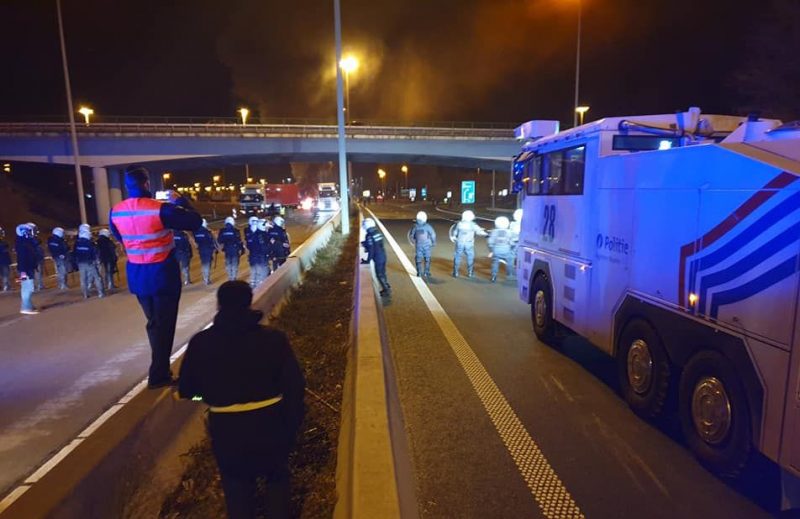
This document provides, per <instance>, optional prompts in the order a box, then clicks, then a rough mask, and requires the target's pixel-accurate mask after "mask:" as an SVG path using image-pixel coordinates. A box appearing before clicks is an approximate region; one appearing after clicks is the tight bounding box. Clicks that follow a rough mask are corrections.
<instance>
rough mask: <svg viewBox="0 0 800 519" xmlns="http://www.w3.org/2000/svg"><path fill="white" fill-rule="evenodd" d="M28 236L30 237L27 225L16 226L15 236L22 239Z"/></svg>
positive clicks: (29, 229)
mask: <svg viewBox="0 0 800 519" xmlns="http://www.w3.org/2000/svg"><path fill="white" fill-rule="evenodd" d="M30 235H31V228H30V227H28V224H26V223H21V224H19V225H17V236H19V237H20V238H23V237H26V236H30Z"/></svg>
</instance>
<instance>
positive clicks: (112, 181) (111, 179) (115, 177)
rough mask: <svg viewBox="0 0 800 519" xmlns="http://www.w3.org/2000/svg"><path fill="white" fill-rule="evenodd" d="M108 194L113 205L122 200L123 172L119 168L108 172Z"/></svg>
mask: <svg viewBox="0 0 800 519" xmlns="http://www.w3.org/2000/svg"><path fill="white" fill-rule="evenodd" d="M108 194H109V198H110V199H111V207H114V206H115V205H117V204H118V203H120V202H122V172H120V170H118V169H112V170H109V172H108Z"/></svg>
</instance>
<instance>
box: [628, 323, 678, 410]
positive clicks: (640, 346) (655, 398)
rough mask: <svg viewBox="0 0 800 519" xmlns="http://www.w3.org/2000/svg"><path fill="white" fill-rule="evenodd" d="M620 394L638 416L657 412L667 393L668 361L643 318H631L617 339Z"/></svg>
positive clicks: (657, 339) (660, 344) (654, 334)
mask: <svg viewBox="0 0 800 519" xmlns="http://www.w3.org/2000/svg"><path fill="white" fill-rule="evenodd" d="M617 373H618V375H619V384H620V390H621V392H622V396H623V397H624V398H625V401H626V402H628V405H629V406H630V408H631V409H632V410H633V411H634V412H635V413H636V414H638V415H639V416H641V417H642V418H647V419H652V418H655V417H657V416H658V415H660V414H661V411H662V410H663V409H664V402H666V400H667V395H668V394H669V382H670V363H669V358H668V357H667V352H666V350H665V349H664V345H663V344H662V342H661V338H660V337H659V336H658V334H657V333H656V331H655V330H654V329H653V327H652V326H651V325H650V323H648V322H647V321H645V320H643V319H633V320H631V321H630V322H629V323H628V324H626V325H625V328H624V329H623V330H622V333H621V334H620V337H619V340H618V342H617Z"/></svg>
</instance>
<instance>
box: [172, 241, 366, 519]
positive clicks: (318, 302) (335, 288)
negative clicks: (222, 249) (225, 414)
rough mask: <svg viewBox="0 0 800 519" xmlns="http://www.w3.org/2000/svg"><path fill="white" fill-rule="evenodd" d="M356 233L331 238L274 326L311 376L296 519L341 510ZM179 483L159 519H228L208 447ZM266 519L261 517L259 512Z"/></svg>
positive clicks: (193, 456)
mask: <svg viewBox="0 0 800 519" xmlns="http://www.w3.org/2000/svg"><path fill="white" fill-rule="evenodd" d="M357 241H358V233H357V232H355V233H351V234H350V236H349V237H342V235H341V234H339V233H334V234H333V235H332V236H331V239H330V241H329V243H328V245H327V246H326V247H325V248H323V249H322V250H320V251H319V253H318V254H317V257H316V260H315V262H314V268H313V269H311V270H310V271H309V272H307V273H306V275H305V277H304V279H303V283H302V284H301V285H300V286H299V287H297V288H296V289H295V290H294V291H293V292H292V294H291V297H290V298H289V301H288V302H287V303H286V304H285V305H284V306H283V307H282V308H281V311H280V314H279V315H278V316H277V317H276V318H275V319H273V320H272V322H271V323H270V324H271V325H272V326H275V327H276V328H279V329H281V330H283V331H284V332H286V334H287V335H288V336H289V339H290V340H291V343H292V347H293V348H294V351H295V354H296V355H297V358H298V360H299V361H300V364H301V366H302V367H303V371H304V373H305V377H306V385H307V388H308V391H307V392H306V417H305V422H304V423H303V426H302V427H301V430H300V434H299V437H298V439H297V447H296V448H295V451H294V452H293V453H292V454H291V456H290V461H289V463H290V468H291V471H292V516H293V517H300V518H312V517H313V518H318V517H330V516H331V515H332V514H333V508H334V505H335V504H336V480H335V474H336V448H337V443H338V438H339V427H340V422H341V412H340V410H341V402H342V385H343V384H344V375H345V368H346V365H347V348H348V346H349V339H350V319H351V315H352V310H353V275H354V271H353V269H354V266H355V261H356V258H355V255H356V253H357V250H358V249H357ZM185 456H187V457H188V465H187V469H186V471H185V472H184V474H183V476H182V478H181V481H180V484H179V485H178V486H177V487H176V488H175V489H174V490H173V491H172V492H171V493H170V495H169V496H167V498H166V499H165V501H164V503H163V504H162V507H161V513H160V517H162V518H167V519H177V518H188V519H201V518H203V519H205V518H208V517H225V502H224V498H223V495H222V488H221V486H220V480H219V472H218V471H217V466H216V462H215V461H214V457H213V455H212V453H211V447H210V444H209V442H208V440H205V441H203V442H202V443H200V444H199V445H196V446H195V447H193V448H192V449H191V450H190V451H189V452H188V453H186V454H185ZM259 516H260V517H263V516H264V515H263V510H260V513H259Z"/></svg>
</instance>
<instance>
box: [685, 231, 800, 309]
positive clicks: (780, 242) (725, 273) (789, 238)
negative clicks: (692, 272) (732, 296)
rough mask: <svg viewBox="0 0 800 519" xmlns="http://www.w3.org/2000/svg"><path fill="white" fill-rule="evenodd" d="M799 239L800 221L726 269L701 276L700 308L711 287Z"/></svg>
mask: <svg viewBox="0 0 800 519" xmlns="http://www.w3.org/2000/svg"><path fill="white" fill-rule="evenodd" d="M798 239H800V222H799V223H796V224H794V225H793V226H791V227H789V228H788V229H786V230H785V231H783V232H782V233H781V234H779V235H778V236H776V237H774V238H773V239H771V240H770V241H768V242H767V243H765V244H764V245H762V246H761V247H759V248H758V249H756V250H755V251H753V252H752V253H750V254H748V255H747V256H745V257H744V258H742V259H741V260H739V261H737V262H736V263H734V264H733V265H731V266H730V267H728V268H726V269H725V270H720V271H719V272H714V273H713V274H708V275H706V276H703V277H702V278H700V291H699V292H700V293H699V294H698V295H699V296H700V300H699V301H698V308H700V309H702V310H704V309H705V307H706V295H707V294H708V291H709V290H710V289H712V288H714V287H716V286H719V285H722V284H725V283H728V282H729V281H732V280H734V279H736V278H738V277H739V276H741V275H743V274H745V273H746V272H748V271H749V270H752V269H754V268H755V267H757V266H758V265H760V264H761V263H763V262H765V261H767V260H768V259H769V258H771V257H772V256H774V255H776V254H778V253H779V252H780V251H782V250H783V249H785V248H786V247H788V246H789V245H791V244H792V243H796V242H797V241H798Z"/></svg>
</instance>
